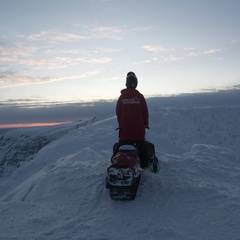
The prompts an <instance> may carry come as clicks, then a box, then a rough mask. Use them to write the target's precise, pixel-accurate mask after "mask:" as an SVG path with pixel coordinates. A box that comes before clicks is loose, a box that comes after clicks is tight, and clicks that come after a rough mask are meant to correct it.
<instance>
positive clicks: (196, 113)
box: [0, 107, 240, 240]
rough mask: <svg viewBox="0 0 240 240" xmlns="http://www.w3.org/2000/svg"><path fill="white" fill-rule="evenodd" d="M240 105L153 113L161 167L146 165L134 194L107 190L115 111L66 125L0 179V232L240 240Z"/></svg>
mask: <svg viewBox="0 0 240 240" xmlns="http://www.w3.org/2000/svg"><path fill="white" fill-rule="evenodd" d="M239 110H240V108H237V107H229V108H226V107H223V108H189V109H179V108H172V109H163V108H161V109H159V110H157V111H155V112H151V114H150V130H149V131H148V139H149V140H150V141H151V142H153V143H154V144H155V147H156V154H157V156H158V157H159V159H160V163H161V170H160V172H158V173H157V174H153V173H151V172H150V171H149V170H148V169H146V170H144V171H143V172H142V179H141V182H140V186H139V189H138V193H137V197H136V199H135V200H134V201H132V202H118V201H112V200H111V199H110V197H109V192H108V190H107V189H105V177H106V169H107V167H108V166H109V164H110V162H109V160H110V157H111V154H112V146H113V144H114V143H115V142H116V141H117V132H116V131H115V129H116V127H117V121H116V118H115V117H112V118H108V119H105V120H103V121H99V122H92V123H91V124H87V125H85V126H79V125H78V126H77V127H72V128H71V130H70V131H68V132H67V133H65V134H59V137H58V138H56V139H55V140H54V141H52V142H50V143H49V144H47V145H46V146H45V147H43V148H42V149H41V150H40V151H38V152H37V153H36V154H35V155H34V156H33V159H32V160H31V161H27V162H24V163H22V164H21V166H20V167H19V168H17V169H15V171H13V172H12V174H11V175H10V176H9V177H8V178H6V177H5V178H2V180H1V181H0V216H1V218H0V239H18V240H23V239H24V240H30V239H31V240H32V239H36V240H40V239H41V240H60V239H62V240H65V239H74V240H79V239H80V240H86V239H87V240H100V239H106V240H108V239H109V240H118V239H131V240H145V239H151V240H155V239H156V240H158V239H165V240H205V239H206V240H208V239H211V240H212V239H215V240H226V239H231V240H238V239H239V235H240V229H239V226H240V218H239V216H240V194H239V192H240V191H239V190H240V187H239V181H240V159H239V149H238V146H239V134H240V131H239V123H238V122H239V121H238V119H239ZM73 125H74V124H73ZM62 127H63V126H62ZM65 127H66V126H65ZM60 128H61V127H60V126H59V129H60ZM44 129H45V128H42V129H39V130H38V136H42V135H41V134H43V131H45V130H44ZM51 129H52V130H53V131H55V129H54V128H48V130H47V131H48V134H50V133H51ZM234 129H235V130H234ZM26 131H28V130H26ZM23 132H24V130H22V134H23ZM12 135H13V136H14V131H12ZM43 135H44V134H43ZM48 136H49V135H48ZM13 226H14V227H13Z"/></svg>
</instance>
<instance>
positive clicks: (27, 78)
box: [0, 70, 101, 89]
mask: <svg viewBox="0 0 240 240" xmlns="http://www.w3.org/2000/svg"><path fill="white" fill-rule="evenodd" d="M100 72H101V71H99V70H93V71H89V72H85V73H83V74H79V75H70V76H62V77H41V76H38V75H34V74H32V75H31V74H28V75H24V74H18V73H16V72H12V71H5V72H2V73H0V89H1V88H9V87H13V86H14V87H15V86H26V85H38V84H48V83H52V82H59V81H65V80H74V79H81V78H88V77H91V76H95V75H97V74H99V73H100Z"/></svg>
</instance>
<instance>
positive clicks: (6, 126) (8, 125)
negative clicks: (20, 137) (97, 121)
mask: <svg viewBox="0 0 240 240" xmlns="http://www.w3.org/2000/svg"><path fill="white" fill-rule="evenodd" d="M65 123H69V122H48V123H16V124H0V128H25V127H47V126H55V125H60V124H65Z"/></svg>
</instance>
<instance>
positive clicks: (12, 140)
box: [0, 120, 93, 177]
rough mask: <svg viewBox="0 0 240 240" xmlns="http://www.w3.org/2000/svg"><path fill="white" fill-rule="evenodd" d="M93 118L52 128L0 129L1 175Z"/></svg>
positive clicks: (8, 172)
mask: <svg viewBox="0 0 240 240" xmlns="http://www.w3.org/2000/svg"><path fill="white" fill-rule="evenodd" d="M92 121H93V120H89V121H83V122H81V121H80V122H75V123H74V124H68V125H65V126H60V127H59V126H56V127H52V128H42V129H41V130H39V128H34V127H33V128H29V129H14V130H13V129H8V130H6V129H0V177H3V176H6V175H7V176H8V175H10V174H11V173H12V171H14V170H15V169H16V168H17V167H19V166H20V165H21V163H22V162H25V161H29V160H31V159H33V157H34V155H35V154H36V153H37V152H38V151H39V150H40V149H42V148H43V147H44V146H46V145H47V144H49V143H51V142H52V141H54V140H56V139H58V138H60V137H61V136H63V135H65V134H67V133H68V132H69V131H71V130H72V129H74V128H77V127H79V126H85V125H87V124H89V123H91V122H92Z"/></svg>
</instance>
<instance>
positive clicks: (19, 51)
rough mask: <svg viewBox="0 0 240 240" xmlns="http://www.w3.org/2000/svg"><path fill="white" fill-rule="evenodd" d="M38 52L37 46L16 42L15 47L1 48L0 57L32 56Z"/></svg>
mask: <svg viewBox="0 0 240 240" xmlns="http://www.w3.org/2000/svg"><path fill="white" fill-rule="evenodd" d="M37 50H38V47H36V46H29V45H26V44H24V43H20V42H16V43H15V44H14V45H13V46H9V45H7V46H5V45H4V46H0V55H1V56H3V58H4V57H6V56H14V57H18V56H31V55H33V54H34V53H35V52H36V51H37Z"/></svg>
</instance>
